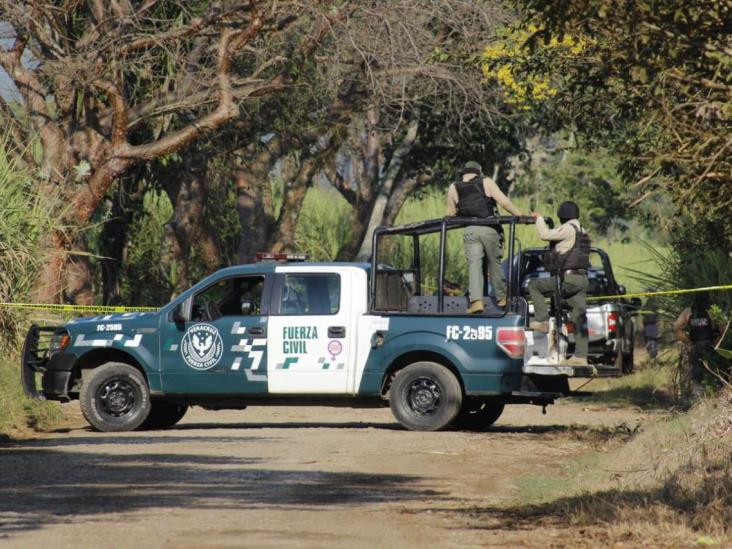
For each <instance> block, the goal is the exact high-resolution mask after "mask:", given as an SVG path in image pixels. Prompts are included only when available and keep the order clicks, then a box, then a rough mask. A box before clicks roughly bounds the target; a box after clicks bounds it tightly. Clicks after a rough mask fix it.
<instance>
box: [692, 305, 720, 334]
mask: <svg viewBox="0 0 732 549" xmlns="http://www.w3.org/2000/svg"><path fill="white" fill-rule="evenodd" d="M712 332H713V330H712V318H711V317H710V316H709V313H708V312H706V311H701V312H700V311H697V312H694V309H692V310H691V317H689V337H690V338H691V340H692V341H708V340H711V339H714V334H713V333H712Z"/></svg>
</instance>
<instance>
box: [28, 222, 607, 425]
mask: <svg viewBox="0 0 732 549" xmlns="http://www.w3.org/2000/svg"><path fill="white" fill-rule="evenodd" d="M533 223H534V219H533V218H532V217H509V216H499V217H494V218H488V219H477V218H458V217H448V218H444V219H435V220H430V221H424V222H421V223H413V224H409V225H403V226H398V227H379V228H378V229H376V230H375V232H374V235H373V241H372V245H373V256H372V261H371V263H370V264H364V263H307V262H301V261H293V260H294V259H301V258H295V257H289V256H272V257H270V259H274V260H277V261H264V262H259V263H254V264H250V265H238V266H234V267H228V268H225V269H222V270H220V271H217V272H216V273H213V274H212V275H210V276H209V277H207V278H205V279H204V280H202V281H201V282H199V283H198V284H196V285H195V286H193V287H192V288H190V289H189V290H187V291H185V292H183V293H182V294H181V295H179V296H178V297H176V298H175V299H173V300H172V301H171V302H170V303H168V304H167V305H164V306H163V307H162V308H161V309H160V310H158V311H155V312H144V313H125V314H115V315H104V316H96V317H92V318H80V319H74V320H72V321H70V322H68V323H66V324H64V325H62V326H47V327H39V326H32V327H31V328H30V330H29V332H28V335H27V337H26V340H25V345H24V349H23V353H22V359H21V373H22V380H23V386H24V388H25V390H26V392H27V393H28V394H29V395H31V396H35V397H38V398H46V399H49V400H59V401H64V402H66V401H69V400H72V399H79V401H80V406H81V410H82V412H83V414H84V416H85V417H86V419H87V421H88V422H89V423H90V424H91V425H92V426H93V427H94V428H96V429H98V430H101V431H126V430H132V429H137V428H168V427H171V426H173V425H174V424H175V423H176V422H178V421H179V420H180V419H181V418H182V417H183V415H184V414H185V413H186V410H187V409H188V407H189V406H192V405H198V406H203V407H204V408H207V409H224V408H230V409H243V408H246V407H247V406H252V405H312V404H318V405H328V406H350V407H373V406H386V405H388V406H390V407H391V410H392V412H393V414H394V416H395V418H396V419H397V420H398V421H399V422H400V423H401V424H402V425H403V426H405V427H406V428H408V429H413V430H438V429H444V428H447V427H450V426H457V427H460V428H469V429H481V428H484V427H487V426H488V425H491V424H492V423H493V422H495V421H496V420H497V419H498V417H499V416H500V415H501V413H502V411H503V408H504V406H505V405H506V404H535V405H539V406H544V407H545V406H546V405H548V404H552V403H553V402H554V401H555V400H556V399H557V398H561V397H564V396H570V395H572V396H582V395H585V394H587V393H582V394H580V393H579V392H576V391H575V392H572V391H571V390H570V387H569V378H570V377H587V376H589V375H593V373H594V372H593V370H592V367H590V366H588V367H587V368H581V367H580V368H569V367H565V366H561V365H558V364H554V363H552V361H551V360H548V359H547V360H545V359H546V357H547V356H548V355H547V353H548V350H547V349H548V347H550V345H549V343H550V342H548V341H546V340H545V341H544V342H543V345H544V346H545V348H544V349H543V350H542V349H540V347H541V345H540V343H541V342H537V341H535V338H534V336H533V334H532V332H529V331H527V330H526V326H527V324H528V305H527V302H526V300H525V298H524V297H522V296H521V295H519V292H518V288H517V282H518V278H517V276H516V273H514V272H513V270H514V267H513V262H509V267H508V277H507V300H508V305H507V307H506V308H505V309H504V308H498V307H496V306H495V305H494V303H493V301H492V298H490V297H486V298H485V300H486V303H487V305H488V307H487V308H486V310H485V312H484V313H482V314H472V315H468V314H467V313H466V310H467V306H468V303H467V298H466V297H465V296H461V295H450V294H451V293H452V294H454V293H456V292H455V291H454V290H455V288H452V289H450V291H448V289H449V286H450V284H449V283H448V281H447V280H446V277H445V275H446V261H447V254H446V249H447V245H448V233H449V231H451V230H454V229H459V228H462V227H466V226H471V225H491V226H499V225H500V226H501V228H502V229H503V228H507V229H508V235H507V238H506V240H507V243H508V254H509V257H513V256H514V253H515V252H516V226H517V225H518V224H533ZM430 238H432V239H438V243H437V244H438V246H437V249H438V252H439V253H438V254H437V257H435V254H434V246H425V245H424V239H430ZM395 239H397V240H400V241H401V244H400V243H399V242H397V240H395ZM404 242H407V243H408V245H407V246H405V245H403V244H404ZM460 247H461V248H462V246H460ZM461 253H462V250H461ZM389 254H392V256H397V255H399V254H401V255H399V259H398V260H393V261H391V263H390V264H387V263H386V262H384V261H381V259H382V256H384V255H389ZM281 260H284V261H281ZM400 262H401V263H400ZM458 293H459V292H458ZM545 339H546V338H545ZM537 349H539V351H540V352H538V353H537ZM542 353H543V354H542ZM537 355H541V356H537ZM527 357H530V358H532V359H533V360H534V363H536V359H537V358H539V359H540V365H539V366H537V365H536V364H534V365H532V366H531V367H527V365H526V364H527ZM541 360H543V362H541ZM555 362H556V361H555ZM38 376H40V377H41V378H42V379H41V385H40V389H39V387H38V383H37V377H38Z"/></svg>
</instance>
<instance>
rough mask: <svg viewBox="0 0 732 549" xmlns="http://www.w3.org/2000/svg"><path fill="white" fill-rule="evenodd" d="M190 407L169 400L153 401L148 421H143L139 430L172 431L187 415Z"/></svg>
mask: <svg viewBox="0 0 732 549" xmlns="http://www.w3.org/2000/svg"><path fill="white" fill-rule="evenodd" d="M187 411H188V406H186V405H185V404H177V403H175V402H169V401H167V400H153V401H152V406H151V407H150V413H149V414H148V416H147V419H146V420H145V421H143V423H142V425H140V427H139V429H142V430H157V429H170V428H171V427H172V426H173V425H175V424H176V423H178V422H179V421H180V420H181V419H183V416H184V415H186V412H187Z"/></svg>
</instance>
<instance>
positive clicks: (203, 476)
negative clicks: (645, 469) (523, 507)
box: [0, 403, 643, 548]
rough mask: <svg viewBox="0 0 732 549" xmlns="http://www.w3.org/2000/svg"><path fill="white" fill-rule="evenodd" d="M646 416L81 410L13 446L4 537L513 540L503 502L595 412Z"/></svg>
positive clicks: (4, 455)
mask: <svg viewBox="0 0 732 549" xmlns="http://www.w3.org/2000/svg"><path fill="white" fill-rule="evenodd" d="M68 406H70V407H71V408H70V409H73V410H75V406H76V405H75V404H71V405H68ZM642 420H643V414H642V413H641V412H638V411H632V410H612V409H606V408H604V407H596V406H587V405H583V404H578V403H560V404H558V405H556V406H553V407H550V408H549V413H548V414H547V415H545V416H543V415H542V414H541V409H540V408H535V407H529V406H512V407H508V408H507V409H506V412H505V413H504V415H503V416H502V417H501V419H500V420H499V422H498V423H497V424H496V426H495V427H494V428H493V429H492V430H491V431H488V432H483V433H464V432H442V433H414V432H406V431H403V430H401V429H400V428H399V427H398V426H397V424H396V423H395V422H394V420H393V419H392V417H391V414H390V412H389V410H388V409H383V410H349V409H334V408H307V407H304V408H251V409H248V410H245V411H236V412H234V411H226V412H206V411H203V410H200V409H194V410H193V411H191V412H189V414H188V415H187V416H186V418H184V420H183V421H182V422H181V423H180V424H179V425H178V426H176V428H174V429H173V430H170V431H159V432H137V433H124V434H119V435H112V434H104V433H95V432H91V431H90V430H88V429H87V427H86V425H85V424H84V423H83V420H81V419H80V418H78V419H77V418H75V419H74V420H73V422H72V426H71V427H70V428H69V429H65V430H62V432H55V433H51V434H49V435H48V436H46V437H44V438H41V439H38V440H32V441H25V442H22V443H12V444H10V445H6V446H0V478H1V479H2V481H1V482H0V545H2V547H24V548H26V547H72V546H73V547H80V546H81V547H201V546H206V547H281V546H284V545H287V546H294V547H323V546H344V545H349V546H356V547H396V546H400V547H404V546H417V545H421V546H425V545H429V546H432V547H444V546H485V545H490V546H496V545H504V544H505V545H506V546H515V545H516V543H519V542H521V543H523V541H522V537H521V532H520V530H521V528H525V525H524V526H523V527H522V526H519V525H516V526H515V528H514V527H512V526H511V525H507V524H506V521H505V520H503V521H498V522H496V521H495V520H493V518H492V514H493V510H499V509H500V508H501V507H504V506H506V505H509V504H510V503H512V502H514V501H515V498H516V496H517V487H516V486H517V485H516V482H517V480H518V479H519V478H520V477H521V476H523V475H527V474H537V473H539V474H540V473H542V472H546V473H548V474H555V473H557V472H559V471H561V467H562V464H563V463H564V462H566V460H567V459H568V458H570V457H572V456H574V455H577V454H579V453H581V452H584V451H587V450H589V449H590V448H591V447H592V445H593V435H592V431H591V430H590V429H589V428H588V427H589V426H600V425H606V426H613V425H617V424H620V423H628V424H631V425H633V424H635V423H637V422H638V421H642ZM573 424H574V425H576V427H573V428H569V426H570V425H573ZM594 442H596V439H595V440H594ZM546 535H547V536H548V538H545V540H546V541H548V540H549V539H553V538H552V536H553V537H554V538H555V540H556V541H557V542H561V535H562V532H561V530H553V531H551V532H547V534H546ZM534 539H535V538H534Z"/></svg>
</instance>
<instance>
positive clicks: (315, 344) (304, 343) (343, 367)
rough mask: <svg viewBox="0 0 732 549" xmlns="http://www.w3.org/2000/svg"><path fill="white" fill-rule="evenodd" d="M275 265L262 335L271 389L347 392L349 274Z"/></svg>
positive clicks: (351, 338) (350, 344)
mask: <svg viewBox="0 0 732 549" xmlns="http://www.w3.org/2000/svg"><path fill="white" fill-rule="evenodd" d="M289 269H296V268H294V267H291V268H288V267H278V268H277V274H276V275H275V284H274V287H273V295H272V311H271V315H270V318H269V337H268V338H267V354H268V356H269V360H268V362H267V374H268V378H269V392H270V393H290V394H326V393H330V394H346V393H347V392H348V373H349V368H350V365H351V364H352V362H353V360H352V357H351V353H352V352H353V351H354V350H355V348H354V345H353V342H354V337H355V334H352V333H350V331H351V325H350V307H351V302H352V296H351V295H350V290H349V288H350V286H351V285H350V279H349V276H350V275H349V273H345V272H344V273H336V272H333V271H332V270H330V271H328V270H325V269H327V268H325V267H324V268H323V269H324V270H323V271H320V272H311V271H309V272H302V270H301V271H300V272H297V271H296V270H295V271H290V270H289Z"/></svg>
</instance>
